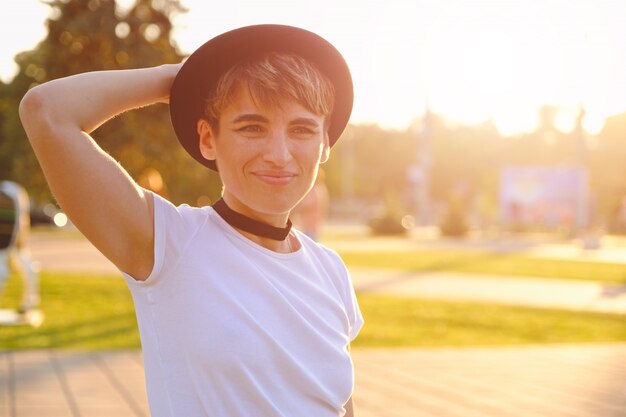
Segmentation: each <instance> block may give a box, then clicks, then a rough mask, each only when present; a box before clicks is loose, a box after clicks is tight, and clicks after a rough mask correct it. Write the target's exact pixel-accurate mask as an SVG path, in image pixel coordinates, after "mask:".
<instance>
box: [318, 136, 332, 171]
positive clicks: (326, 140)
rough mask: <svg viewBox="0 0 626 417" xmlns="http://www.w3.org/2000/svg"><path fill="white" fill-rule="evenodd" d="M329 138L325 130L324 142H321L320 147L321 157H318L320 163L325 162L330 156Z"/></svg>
mask: <svg viewBox="0 0 626 417" xmlns="http://www.w3.org/2000/svg"><path fill="white" fill-rule="evenodd" d="M329 142H330V140H329V138H328V132H326V133H325V134H324V143H323V144H322V146H323V148H322V157H321V158H320V164H323V163H325V162H326V161H328V158H329V157H330V144H329Z"/></svg>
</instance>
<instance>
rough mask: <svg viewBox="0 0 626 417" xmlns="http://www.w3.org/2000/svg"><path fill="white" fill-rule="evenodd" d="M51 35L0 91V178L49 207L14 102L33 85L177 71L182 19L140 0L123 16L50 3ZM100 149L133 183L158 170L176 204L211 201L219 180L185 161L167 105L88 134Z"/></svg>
mask: <svg viewBox="0 0 626 417" xmlns="http://www.w3.org/2000/svg"><path fill="white" fill-rule="evenodd" d="M47 4H48V5H49V6H50V7H51V8H52V13H51V17H50V18H49V19H48V21H47V26H48V34H47V36H46V38H45V39H44V40H43V41H42V42H40V44H39V45H37V46H36V47H35V48H34V49H33V50H31V51H27V52H22V53H20V54H18V56H17V57H16V62H17V63H18V65H19V73H18V74H17V76H16V77H15V79H14V80H13V81H12V82H11V83H10V84H9V85H7V86H2V88H1V89H0V106H2V108H3V109H5V108H6V109H8V114H9V115H8V116H7V117H6V118H5V119H0V123H2V125H1V132H2V133H0V134H1V135H2V139H3V145H2V146H1V147H0V151H1V156H0V161H1V162H2V166H3V170H2V171H1V174H2V175H3V176H5V177H7V178H12V179H14V180H16V181H19V182H20V183H22V184H24V185H25V186H26V187H27V188H28V189H29V191H30V193H31V195H32V196H33V197H34V198H35V199H36V200H46V199H50V197H51V196H50V195H49V191H48V187H47V186H46V184H45V181H44V178H43V175H42V173H41V170H40V169H39V166H38V164H37V162H36V160H35V158H34V154H33V152H32V151H31V150H30V146H29V145H28V143H27V140H26V138H25V134H24V132H23V130H22V129H21V125H20V123H19V120H18V117H17V107H18V105H19V100H20V99H21V97H23V95H24V94H25V93H26V91H27V90H28V89H29V88H31V87H32V86H34V85H37V84H39V83H43V82H45V81H48V80H51V79H55V78H60V77H64V76H68V75H72V74H77V73H81V72H86V71H95V70H110V69H127V68H138V67H147V66H155V65H160V64H164V63H177V62H180V61H181V59H182V55H181V54H180V53H179V52H178V51H177V49H176V46H175V44H174V43H173V41H172V38H171V34H172V24H171V21H170V17H171V16H172V15H173V14H175V13H181V12H184V8H183V7H182V6H181V5H180V4H179V1H178V0H160V1H157V0H154V1H153V0H137V1H136V2H135V4H134V6H133V7H132V8H131V9H130V10H129V11H128V12H127V13H124V14H122V13H121V12H120V11H119V10H118V8H117V7H116V2H115V1H114V0H53V1H49V2H47ZM93 136H94V138H95V139H96V141H97V142H98V143H99V144H100V145H101V146H102V148H103V149H104V150H105V151H107V152H108V153H110V154H111V155H112V156H113V157H114V158H115V159H117V160H119V161H120V162H121V164H122V165H123V166H124V167H125V168H126V169H127V170H128V172H129V173H130V174H131V176H133V177H135V178H137V177H138V176H139V175H140V174H141V173H142V172H143V171H144V170H146V169H147V168H154V169H156V170H158V171H159V172H160V173H161V175H162V176H163V178H164V181H165V183H166V184H167V188H168V189H169V190H170V191H171V192H170V197H171V199H172V200H173V201H175V202H182V201H187V202H190V203H195V201H196V199H197V198H198V197H199V196H200V195H202V194H207V195H209V196H213V195H215V194H216V193H217V192H218V191H219V179H218V178H217V176H216V175H215V174H212V173H211V172H210V171H209V170H208V169H206V168H204V167H202V166H201V165H199V164H198V163H197V162H195V161H194V160H193V159H192V158H191V157H189V156H188V155H187V154H186V153H185V152H184V150H183V149H182V147H181V146H180V145H179V144H178V142H177V140H176V139H175V135H174V133H173V130H172V128H171V124H170V121H169V113H168V108H167V106H166V105H154V106H149V107H146V108H143V109H140V110H136V111H132V112H127V113H125V114H124V115H122V116H120V117H117V118H114V119H112V120H110V121H109V122H107V123H106V124H104V125H103V126H102V127H100V128H99V129H98V130H96V131H95V132H94V133H93Z"/></svg>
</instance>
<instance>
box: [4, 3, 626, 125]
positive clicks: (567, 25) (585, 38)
mask: <svg viewBox="0 0 626 417" xmlns="http://www.w3.org/2000/svg"><path fill="white" fill-rule="evenodd" d="M4 1H5V6H4V7H3V8H2V14H0V28H1V29H0V30H2V32H3V33H2V36H1V38H0V78H2V79H3V80H4V81H8V80H10V79H11V78H12V76H13V74H14V72H15V65H14V63H13V59H12V58H13V56H14V55H15V54H16V53H17V52H19V51H22V50H28V49H31V48H33V47H34V46H35V44H36V43H37V42H38V41H39V40H41V39H42V38H43V37H44V36H45V28H44V27H43V25H42V23H43V22H44V20H45V18H46V16H47V13H48V7H47V6H45V5H43V4H41V3H39V1H38V0H20V1H10V2H9V1H7V0H4ZM130 1H132V0H118V3H120V4H128V3H129V2H130ZM182 2H183V4H185V5H186V6H187V7H188V8H189V12H188V13H186V14H182V15H180V16H178V17H177V18H176V19H175V21H174V24H175V27H176V32H175V34H174V37H175V41H176V42H177V44H178V46H179V47H180V49H181V51H183V52H185V53H188V52H191V51H193V50H194V49H195V48H197V47H198V46H200V45H201V44H202V43H204V42H205V41H206V40H208V39H209V38H211V37H213V36H215V35H217V34H219V33H221V32H223V31H226V30H229V29H234V28H236V27H239V26H243V25H248V24H255V23H283V24H290V25H294V26H300V27H303V28H306V29H309V30H312V31H314V32H317V33H318V34H320V35H322V36H323V37H325V38H327V39H328V40H329V41H331V42H332V43H333V44H334V45H335V46H336V47H337V48H338V49H339V50H340V51H341V52H342V53H343V55H344V56H345V58H346V60H347V61H348V64H349V65H350V67H351V69H352V73H353V78H354V83H355V93H356V97H355V107H354V112H353V116H352V122H354V123H363V122H376V123H379V124H380V125H382V126H385V127H394V128H400V129H404V128H406V127H407V126H408V125H409V124H410V122H411V121H412V120H413V119H414V118H415V117H419V116H420V115H422V114H423V113H424V110H425V107H426V103H428V105H429V106H430V108H431V109H432V111H434V112H435V113H439V114H443V115H445V116H446V117H448V118H449V119H451V120H455V121H458V122H462V123H470V124H473V123H480V122H484V121H487V120H493V121H494V122H495V123H496V125H497V126H498V128H499V129H500V130H501V131H502V133H504V134H508V133H514V132H518V131H524V130H532V129H533V127H534V126H535V124H536V120H537V119H536V118H537V109H538V108H539V107H540V106H541V105H543V104H550V105H556V106H559V107H561V108H562V109H563V111H562V113H561V116H560V118H559V119H558V122H559V123H560V127H561V128H562V129H564V130H569V129H571V127H572V123H573V120H574V117H575V114H576V112H577V108H578V106H579V105H580V104H581V103H582V104H583V105H584V107H585V108H586V110H587V118H586V121H585V126H586V127H587V129H588V130H589V131H590V132H592V133H595V132H597V131H598V130H599V129H600V128H601V127H602V123H603V120H604V118H606V117H607V116H610V115H612V114H616V113H620V112H625V111H626V47H625V46H624V40H626V1H624V0H577V1H572V0H518V1H514V0H466V1H459V0H457V1H455V0H385V1H381V0H317V1H316V2H310V1H305V0H271V1H258V0H229V1H221V2H207V1H206V0H183V1H182ZM9 3H10V6H9Z"/></svg>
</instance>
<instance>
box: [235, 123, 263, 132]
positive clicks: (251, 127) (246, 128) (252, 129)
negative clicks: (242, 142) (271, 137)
mask: <svg viewBox="0 0 626 417" xmlns="http://www.w3.org/2000/svg"><path fill="white" fill-rule="evenodd" d="M237 130H238V131H239V132H247V133H261V132H262V131H263V128H262V127H261V126H259V125H246V126H243V127H241V128H239V129H237Z"/></svg>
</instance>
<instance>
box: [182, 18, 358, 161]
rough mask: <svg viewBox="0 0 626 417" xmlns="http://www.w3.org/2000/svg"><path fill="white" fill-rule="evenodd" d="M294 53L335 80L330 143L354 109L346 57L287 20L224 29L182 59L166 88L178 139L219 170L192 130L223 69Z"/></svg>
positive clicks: (185, 146) (186, 147)
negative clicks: (283, 22) (168, 86)
mask: <svg viewBox="0 0 626 417" xmlns="http://www.w3.org/2000/svg"><path fill="white" fill-rule="evenodd" d="M271 52H278V53H291V54H296V55H299V56H301V57H303V58H304V59H306V60H308V61H309V62H310V63H312V64H313V65H314V66H315V67H316V68H317V69H318V70H319V71H320V72H321V73H322V74H324V75H325V76H326V77H327V78H328V79H329V80H330V81H331V82H332V83H333V85H334V88H335V104H334V108H333V112H332V114H331V115H330V120H329V128H328V136H329V139H330V145H331V146H332V145H334V144H335V142H336V141H337V139H339V136H341V133H342V132H343V131H344V129H345V127H346V125H347V123H348V119H349V118H350V113H351V112H352V102H353V95H354V93H353V88H352V77H351V76H350V70H349V68H348V65H347V64H346V62H345V60H344V59H343V57H342V56H341V54H340V53H339V51H337V49H336V48H335V47H334V46H333V45H331V44H330V43H329V42H328V41H326V40H325V39H323V38H322V37H320V36H319V35H317V34H315V33H312V32H309V31H307V30H304V29H300V28H296V27H293V26H285V25H270V24H265V25H254V26H246V27H242V28H239V29H235V30H232V31H229V32H225V33H223V34H221V35H219V36H217V37H215V38H212V39H210V40H209V41H208V42H206V43H205V44H203V45H202V46H201V47H200V48H198V49H197V50H196V51H195V52H193V53H192V54H191V55H190V56H189V58H187V60H186V61H185V63H184V64H183V66H182V67H181V69H180V70H179V72H178V74H177V75H176V78H175V79H174V83H173V84H172V88H171V92H170V117H171V119H172V125H173V126H174V131H175V132H176V136H177V137H178V140H179V141H180V143H181V144H182V145H183V147H184V148H185V150H186V151H187V152H188V153H189V154H190V155H191V156H192V157H193V158H194V159H196V160H197V161H198V162H200V163H201V164H203V165H205V166H207V167H209V168H211V169H213V170H217V167H216V165H215V161H213V160H207V159H205V158H204V157H203V156H202V154H201V153H200V148H199V136H198V133H197V131H196V124H197V121H198V119H200V118H201V117H202V116H203V113H204V105H205V104H204V100H205V99H206V98H207V97H209V95H210V93H211V92H212V89H214V88H215V86H216V84H217V82H218V81H219V79H220V77H221V76H222V74H224V73H225V72H226V71H228V70H229V69H230V68H231V67H233V66H234V65H236V64H237V63H239V62H242V61H248V60H250V59H254V58H256V57H258V58H262V57H263V56H265V55H266V54H268V53H271Z"/></svg>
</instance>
